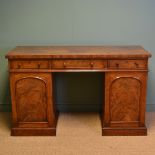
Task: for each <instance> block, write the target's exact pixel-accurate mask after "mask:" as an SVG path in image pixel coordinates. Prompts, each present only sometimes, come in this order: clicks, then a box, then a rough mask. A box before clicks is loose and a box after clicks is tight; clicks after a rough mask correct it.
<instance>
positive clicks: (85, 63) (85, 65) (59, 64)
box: [52, 60, 107, 69]
mask: <svg viewBox="0 0 155 155" xmlns="http://www.w3.org/2000/svg"><path fill="white" fill-rule="evenodd" d="M106 67H107V61H104V60H53V61H52V68H53V69H65V68H67V69H104V68H106Z"/></svg>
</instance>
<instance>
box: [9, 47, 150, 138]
mask: <svg viewBox="0 0 155 155" xmlns="http://www.w3.org/2000/svg"><path fill="white" fill-rule="evenodd" d="M149 57H151V54H150V53H149V52H147V51H146V50H145V49H143V48H142V47H141V46H18V47H16V48H15V49H13V50H12V51H10V52H9V53H8V54H7V55H6V58H7V59H8V63H9V73H10V74H9V75H10V90H11V100H12V129H11V135H13V136H31V135H32V136H37V135H39V136H45V135H51V136H53V135H56V125H57V119H58V113H57V109H56V106H55V104H56V103H55V101H54V86H53V78H54V76H53V73H54V72H102V73H103V74H104V78H103V87H104V88H103V89H104V91H103V104H102V114H101V121H102V135H103V136H104V135H105V136H109V135H147V129H146V126H145V109H146V90H147V75H148V58H149ZM77 128H78V127H77Z"/></svg>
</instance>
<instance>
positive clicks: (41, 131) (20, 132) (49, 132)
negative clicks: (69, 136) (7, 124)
mask: <svg viewBox="0 0 155 155" xmlns="http://www.w3.org/2000/svg"><path fill="white" fill-rule="evenodd" d="M11 136H56V128H12V129H11Z"/></svg>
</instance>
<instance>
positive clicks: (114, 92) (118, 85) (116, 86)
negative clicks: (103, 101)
mask: <svg viewBox="0 0 155 155" xmlns="http://www.w3.org/2000/svg"><path fill="white" fill-rule="evenodd" d="M140 95H141V83H140V81H139V80H138V79H136V78H132V77H121V78H117V79H115V80H114V81H113V82H112V83H111V88H110V96H111V97H110V109H111V110H110V111H111V112H110V115H111V116H110V117H111V121H123V122H131V121H138V120H139V102H140Z"/></svg>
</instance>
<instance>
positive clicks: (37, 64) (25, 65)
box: [10, 60, 50, 69]
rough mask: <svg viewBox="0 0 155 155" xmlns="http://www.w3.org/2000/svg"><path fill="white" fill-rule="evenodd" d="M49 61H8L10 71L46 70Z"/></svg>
mask: <svg viewBox="0 0 155 155" xmlns="http://www.w3.org/2000/svg"><path fill="white" fill-rule="evenodd" d="M49 67H50V65H49V61H46V60H45V61H44V60H22V61H21V60H16V61H10V68H11V69H47V68H49Z"/></svg>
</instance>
